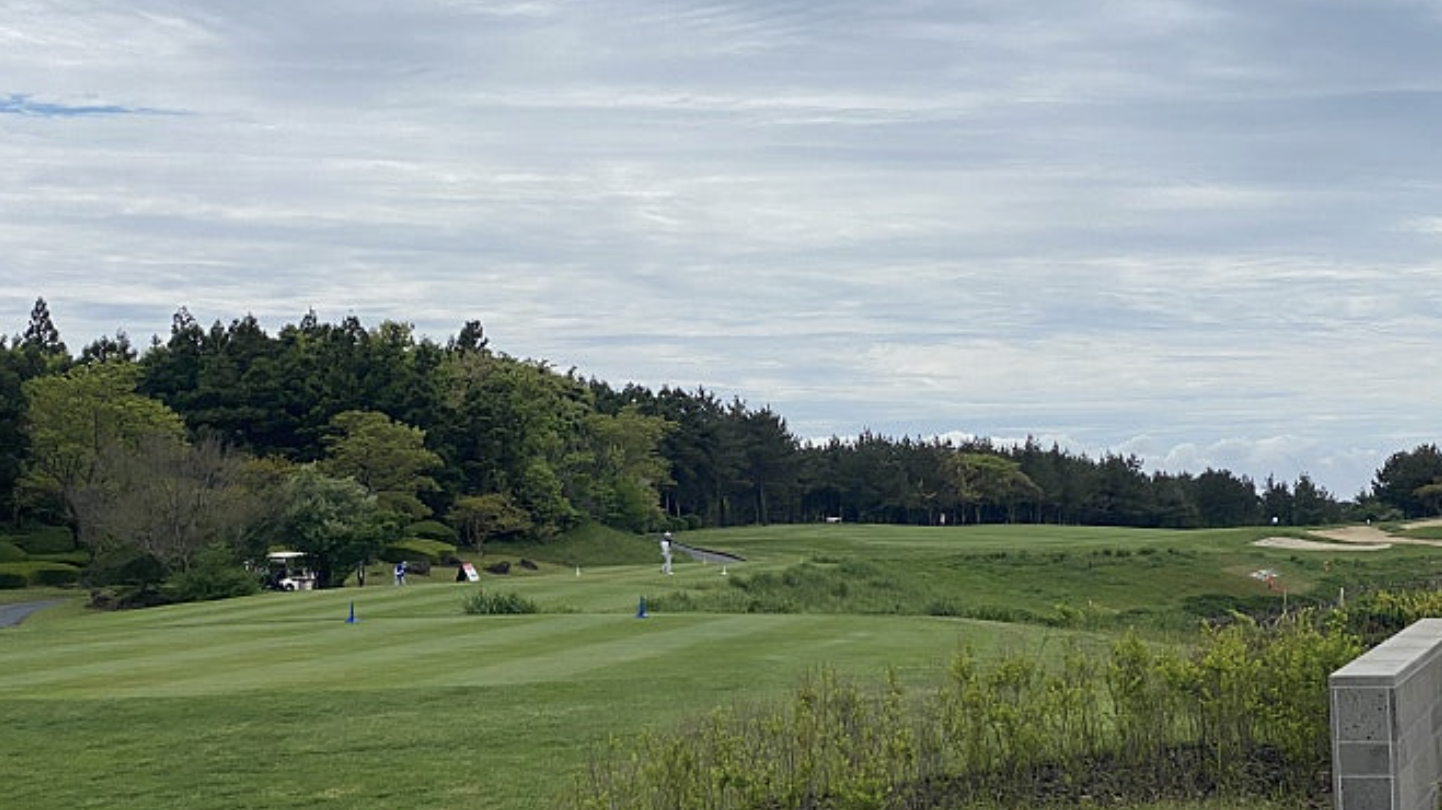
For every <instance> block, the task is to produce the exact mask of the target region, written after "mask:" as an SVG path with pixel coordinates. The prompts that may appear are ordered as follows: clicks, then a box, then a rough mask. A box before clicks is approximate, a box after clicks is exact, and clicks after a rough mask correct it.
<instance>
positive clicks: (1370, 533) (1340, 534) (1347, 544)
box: [1256, 520, 1442, 551]
mask: <svg viewBox="0 0 1442 810" xmlns="http://www.w3.org/2000/svg"><path fill="white" fill-rule="evenodd" d="M1435 525H1439V521H1437V520H1421V521H1417V522H1414V523H1409V524H1407V527H1408V528H1413V527H1417V526H1435ZM1310 534H1312V535H1315V536H1316V537H1320V538H1322V539H1321V540H1308V539H1304V538H1301V537H1264V538H1262V539H1261V540H1258V541H1257V542H1256V545H1259V546H1268V547H1270V548H1286V549H1293V550H1296V551H1381V550H1383V549H1387V548H1391V547H1392V546H1394V545H1413V546H1442V541H1438V540H1418V539H1416V538H1412V537H1401V536H1398V535H1395V534H1389V533H1387V532H1384V531H1382V530H1381V529H1379V528H1377V527H1376V526H1371V525H1367V526H1343V527H1342V528H1340V529H1322V530H1320V531H1315V532H1310Z"/></svg>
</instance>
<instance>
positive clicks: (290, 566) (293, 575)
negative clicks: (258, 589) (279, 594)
mask: <svg viewBox="0 0 1442 810" xmlns="http://www.w3.org/2000/svg"><path fill="white" fill-rule="evenodd" d="M265 564H266V576H265V587H267V588H269V589H271V590H275V591H310V590H314V589H315V574H314V573H313V572H312V571H311V570H310V568H308V567H306V564H305V553H304V552H301V551H272V552H271V553H269V554H267V555H265Z"/></svg>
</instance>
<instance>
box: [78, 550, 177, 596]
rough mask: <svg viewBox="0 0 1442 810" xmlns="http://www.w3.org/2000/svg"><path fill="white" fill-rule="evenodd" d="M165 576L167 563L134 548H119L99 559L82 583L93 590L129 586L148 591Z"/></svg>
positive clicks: (86, 573)
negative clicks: (147, 589)
mask: <svg viewBox="0 0 1442 810" xmlns="http://www.w3.org/2000/svg"><path fill="white" fill-rule="evenodd" d="M165 575H166V570H165V563H163V562H161V561H160V560H159V559H158V558H156V557H155V555H153V554H147V553H145V552H141V551H135V550H133V549H116V550H114V551H110V552H106V553H105V554H101V555H100V556H98V557H96V558H95V562H93V563H91V564H90V568H89V569H87V570H86V572H85V577H84V578H83V580H82V581H83V582H84V584H85V585H86V586H88V587H91V588H105V587H110V586H114V585H129V586H134V587H138V588H141V589H146V588H149V587H151V586H153V585H158V584H160V582H162V581H163V580H164V579H165Z"/></svg>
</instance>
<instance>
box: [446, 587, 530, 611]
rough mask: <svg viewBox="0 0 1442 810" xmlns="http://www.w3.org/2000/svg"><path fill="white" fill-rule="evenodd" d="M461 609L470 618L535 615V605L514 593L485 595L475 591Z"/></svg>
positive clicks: (483, 592)
mask: <svg viewBox="0 0 1442 810" xmlns="http://www.w3.org/2000/svg"><path fill="white" fill-rule="evenodd" d="M461 607H462V609H464V610H465V612H466V613H467V614H468V615H471V616H498V615H507V616H514V615H519V614H522V613H537V612H539V611H538V610H537V608H536V603H535V602H532V601H531V600H529V599H527V598H525V597H524V596H520V595H519V594H514V593H486V592H485V591H476V592H475V593H473V594H471V595H470V596H467V597H466V599H465V601H464V602H462V603H461Z"/></svg>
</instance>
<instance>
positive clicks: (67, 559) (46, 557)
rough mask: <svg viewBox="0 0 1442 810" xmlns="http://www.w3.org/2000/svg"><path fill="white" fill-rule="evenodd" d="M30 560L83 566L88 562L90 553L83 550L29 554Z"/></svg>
mask: <svg viewBox="0 0 1442 810" xmlns="http://www.w3.org/2000/svg"><path fill="white" fill-rule="evenodd" d="M30 561H31V562H50V563H63V564H65V565H72V566H75V567H76V568H84V567H85V566H87V565H89V564H90V555H89V554H88V553H86V552H84V551H62V552H59V553H58V554H31V555H30Z"/></svg>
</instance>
